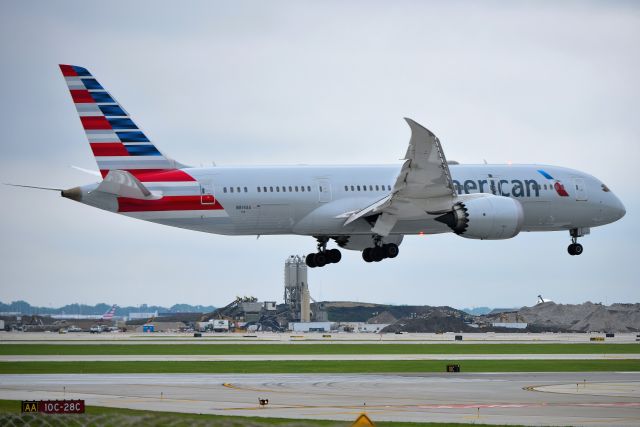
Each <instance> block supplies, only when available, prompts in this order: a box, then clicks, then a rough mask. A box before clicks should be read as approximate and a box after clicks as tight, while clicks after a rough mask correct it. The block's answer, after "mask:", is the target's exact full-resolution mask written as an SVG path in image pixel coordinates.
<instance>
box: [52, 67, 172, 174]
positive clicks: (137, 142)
mask: <svg viewBox="0 0 640 427" xmlns="http://www.w3.org/2000/svg"><path fill="white" fill-rule="evenodd" d="M60 70H61V71H62V75H63V76H64V79H65V81H66V83H67V87H68V88H69V92H71V98H72V99H73V102H74V104H75V106H76V110H77V111H78V115H79V116H80V121H81V122H82V126H83V127H84V131H85V133H86V134H87V139H88V140H89V144H90V145H91V150H92V151H93V155H94V156H95V158H96V162H97V163H98V167H99V168H100V172H101V173H102V176H103V177H104V176H106V175H107V173H109V171H110V170H112V169H119V170H126V171H130V172H132V173H134V174H137V173H136V172H138V173H145V172H151V171H154V172H157V171H159V170H172V169H176V168H179V167H181V166H182V165H180V164H178V163H176V162H175V161H173V160H171V159H169V158H167V157H166V156H164V155H163V154H162V153H161V152H160V151H159V150H158V149H157V148H156V147H155V146H154V145H153V144H152V143H151V141H150V140H149V138H147V136H146V135H145V134H144V133H143V132H142V131H141V130H140V129H139V128H138V126H137V125H136V124H135V123H134V122H133V120H132V119H131V117H130V116H129V113H127V111H126V110H125V109H124V108H123V107H122V106H121V105H120V104H119V103H118V102H117V101H116V100H115V98H113V97H112V96H111V94H109V92H107V91H106V90H105V89H104V88H103V87H102V85H101V84H100V83H98V81H97V80H96V79H95V78H94V77H93V76H92V75H91V73H90V72H89V71H88V70H87V69H86V68H83V67H78V66H77V65H60Z"/></svg>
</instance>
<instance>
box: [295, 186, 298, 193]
mask: <svg viewBox="0 0 640 427" xmlns="http://www.w3.org/2000/svg"><path fill="white" fill-rule="evenodd" d="M295 188H296V193H297V192H298V186H297V185H296V187H295Z"/></svg>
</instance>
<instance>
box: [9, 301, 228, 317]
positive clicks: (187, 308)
mask: <svg viewBox="0 0 640 427" xmlns="http://www.w3.org/2000/svg"><path fill="white" fill-rule="evenodd" d="M111 305H112V304H106V303H100V304H96V305H86V304H77V303H75V304H67V305H65V306H63V307H59V308H53V307H38V306H33V305H31V304H29V303H28V302H26V301H12V302H11V303H9V304H5V303H3V302H0V312H20V313H23V314H40V315H46V314H104V313H105V312H106V311H107V310H109V309H110V308H111ZM215 309H216V308H215V307H214V306H211V305H207V306H205V305H190V304H174V305H172V306H171V307H162V306H160V305H147V304H142V305H139V306H126V307H120V306H118V307H117V308H116V316H126V315H128V314H129V313H131V312H145V313H148V312H154V311H157V312H158V313H190V312H191V313H192V312H200V313H209V312H212V311H214V310H215Z"/></svg>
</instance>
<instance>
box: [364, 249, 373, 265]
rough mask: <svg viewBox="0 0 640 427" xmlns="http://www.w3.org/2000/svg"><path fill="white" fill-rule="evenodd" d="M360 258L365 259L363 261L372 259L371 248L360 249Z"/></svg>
mask: <svg viewBox="0 0 640 427" xmlns="http://www.w3.org/2000/svg"><path fill="white" fill-rule="evenodd" d="M362 259H363V260H365V262H372V261H373V258H372V257H371V248H366V249H365V250H364V251H362Z"/></svg>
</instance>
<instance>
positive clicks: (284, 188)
mask: <svg viewBox="0 0 640 427" xmlns="http://www.w3.org/2000/svg"><path fill="white" fill-rule="evenodd" d="M282 192H283V193H286V192H287V187H285V186H284V185H283V186H282Z"/></svg>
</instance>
